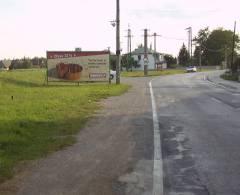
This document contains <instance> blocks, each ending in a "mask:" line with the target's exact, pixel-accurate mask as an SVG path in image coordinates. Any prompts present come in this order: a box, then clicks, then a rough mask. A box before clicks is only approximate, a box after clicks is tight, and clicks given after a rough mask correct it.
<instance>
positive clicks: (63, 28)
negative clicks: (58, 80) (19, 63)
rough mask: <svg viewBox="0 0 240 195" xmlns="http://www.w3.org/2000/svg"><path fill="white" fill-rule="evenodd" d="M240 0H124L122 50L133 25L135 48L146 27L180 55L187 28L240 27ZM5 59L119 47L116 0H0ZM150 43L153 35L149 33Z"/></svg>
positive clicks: (163, 47)
mask: <svg viewBox="0 0 240 195" xmlns="http://www.w3.org/2000/svg"><path fill="white" fill-rule="evenodd" d="M239 7H240V1H239V0H228V1H225V0H224V1H223V0H222V1H220V0H218V1H217V0H211V1H210V0H201V1H194V0H131V1H130V0H120V29H121V33H120V34H121V35H120V36H121V49H122V53H126V51H127V38H126V35H127V29H128V26H129V27H130V29H131V31H132V35H133V37H132V50H134V49H135V48H136V47H137V46H138V45H139V44H143V39H144V37H143V29H148V30H149V35H152V34H153V33H157V34H158V35H161V37H157V51H158V52H161V53H168V54H172V55H174V56H177V55H178V52H179V49H180V48H181V46H182V44H183V43H185V44H186V45H187V38H188V34H187V31H186V30H185V29H186V28H187V27H190V26H191V27H192V29H193V37H194V36H196V35H197V32H198V31H199V30H200V29H202V28H205V27H207V26H209V28H210V30H214V29H216V28H218V27H223V28H224V29H228V30H229V29H230V30H233V26H234V21H237V29H236V31H237V33H240V12H239ZM0 18H1V19H0V59H7V58H22V57H24V56H25V57H35V56H39V57H45V56H46V51H51V50H54V51H55V50H57V51H59V50H60V51H61V50H63V51H65V50H66V51H69V50H74V49H75V48H76V47H80V48H82V50H84V51H92V50H94V51H96V50H104V49H107V48H108V47H110V49H111V51H112V52H115V45H116V42H115V36H116V29H115V28H114V27H113V26H111V24H110V21H112V20H115V18H116V0H101V1H100V0H0ZM148 43H149V47H150V44H152V45H153V37H149V38H148Z"/></svg>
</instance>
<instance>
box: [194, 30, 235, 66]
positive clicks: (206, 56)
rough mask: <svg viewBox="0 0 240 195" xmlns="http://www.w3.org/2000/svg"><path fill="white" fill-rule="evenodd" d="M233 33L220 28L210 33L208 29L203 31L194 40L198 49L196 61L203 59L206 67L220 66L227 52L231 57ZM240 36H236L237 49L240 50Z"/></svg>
mask: <svg viewBox="0 0 240 195" xmlns="http://www.w3.org/2000/svg"><path fill="white" fill-rule="evenodd" d="M232 38H233V32H232V31H231V30H224V29H223V28H218V29H215V30H213V31H212V32H210V31H209V29H208V27H207V28H204V29H201V30H200V31H199V32H198V36H197V37H195V38H194V42H195V43H196V45H197V46H196V48H195V52H194V58H195V60H196V59H197V60H198V59H199V54H200V51H201V54H202V55H201V57H202V62H203V64H206V65H220V64H221V63H222V62H223V61H224V59H225V52H227V55H228V56H229V55H230V52H231V50H230V48H231V47H232ZM239 43H240V40H239V36H238V35H236V49H239Z"/></svg>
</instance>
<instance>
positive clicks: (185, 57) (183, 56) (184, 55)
mask: <svg viewBox="0 0 240 195" xmlns="http://www.w3.org/2000/svg"><path fill="white" fill-rule="evenodd" d="M189 60H190V55H189V53H188V51H187V48H186V46H185V45H184V43H183V46H182V48H181V49H180V51H179V54H178V62H179V64H180V65H183V66H186V65H187V64H188V62H189Z"/></svg>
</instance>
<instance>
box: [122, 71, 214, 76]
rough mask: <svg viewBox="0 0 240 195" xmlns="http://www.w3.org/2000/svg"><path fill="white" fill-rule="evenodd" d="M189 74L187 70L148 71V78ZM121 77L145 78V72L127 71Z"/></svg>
mask: <svg viewBox="0 0 240 195" xmlns="http://www.w3.org/2000/svg"><path fill="white" fill-rule="evenodd" d="M211 70H214V69H202V70H198V72H206V71H211ZM184 73H187V72H186V70H185V69H166V70H162V71H160V70H158V71H157V70H149V71H148V76H164V75H173V74H184ZM121 76H123V77H143V76H144V72H143V71H140V70H137V71H136V70H135V71H132V72H130V71H129V72H127V71H123V72H121Z"/></svg>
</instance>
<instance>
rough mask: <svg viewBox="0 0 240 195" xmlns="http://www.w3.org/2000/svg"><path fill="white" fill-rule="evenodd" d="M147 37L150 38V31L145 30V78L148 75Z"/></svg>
mask: <svg viewBox="0 0 240 195" xmlns="http://www.w3.org/2000/svg"><path fill="white" fill-rule="evenodd" d="M147 37H148V30H147V29H144V76H147V75H148V54H147V52H148V51H147V50H148V49H147V47H148V46H147Z"/></svg>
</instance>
